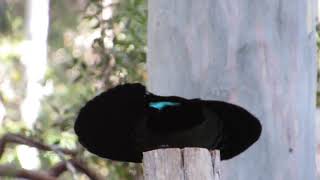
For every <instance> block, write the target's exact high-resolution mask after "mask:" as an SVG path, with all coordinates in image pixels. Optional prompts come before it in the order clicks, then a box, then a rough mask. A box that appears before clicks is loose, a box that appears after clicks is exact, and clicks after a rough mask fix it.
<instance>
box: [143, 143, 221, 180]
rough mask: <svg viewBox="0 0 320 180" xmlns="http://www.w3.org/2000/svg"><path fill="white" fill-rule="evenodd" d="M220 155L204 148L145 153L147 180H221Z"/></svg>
mask: <svg viewBox="0 0 320 180" xmlns="http://www.w3.org/2000/svg"><path fill="white" fill-rule="evenodd" d="M219 165H220V154H219V151H212V152H211V153H210V152H209V151H208V150H207V149H202V148H185V149H183V150H181V149H159V150H153V151H148V152H145V153H143V171H144V179H145V180H169V179H174V180H220V179H219V175H220V172H219Z"/></svg>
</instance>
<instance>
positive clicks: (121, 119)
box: [74, 83, 262, 163]
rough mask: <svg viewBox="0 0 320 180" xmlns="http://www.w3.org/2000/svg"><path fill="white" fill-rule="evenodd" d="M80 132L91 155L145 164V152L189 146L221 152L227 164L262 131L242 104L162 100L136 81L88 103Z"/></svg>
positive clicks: (79, 122)
mask: <svg viewBox="0 0 320 180" xmlns="http://www.w3.org/2000/svg"><path fill="white" fill-rule="evenodd" d="M74 130H75V133H76V134H77V136H78V140H79V142H80V143H81V144H82V145H83V146H84V147H85V148H86V149H87V150H88V151H90V152H92V153H94V154H96V155H98V156H101V157H104V158H108V159H112V160H118V161H127V162H137V163H140V162H141V161H142V152H145V151H149V150H154V149H159V148H184V147H201V148H207V149H209V150H213V149H219V150H220V152H221V159H222V160H227V159H230V158H232V157H234V156H236V155H238V154H240V153H241V152H243V151H245V150H246V149H247V148H249V147H250V146H251V145H252V144H253V143H254V142H256V141H257V140H258V138H259V137H260V134H261V130H262V127H261V124H260V122H259V120H258V119H257V118H255V117H254V116H253V115H252V114H251V113H249V112H248V111H246V110H245V109H243V108H241V107H240V106H237V105H234V104H230V103H226V102H221V101H213V100H201V99H185V98H182V97H177V96H157V95H154V94H152V93H150V92H148V91H147V90H146V88H145V87H144V86H143V85H141V84H138V83H135V84H124V85H119V86H116V87H114V88H111V89H109V90H107V91H105V92H103V93H101V94H100V95H98V96H96V97H94V98H93V99H92V100H90V101H89V102H87V103H86V104H85V105H84V106H83V107H82V108H81V110H80V112H79V115H78V117H77V119H76V121H75V125H74Z"/></svg>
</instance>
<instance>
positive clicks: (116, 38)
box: [0, 0, 147, 180]
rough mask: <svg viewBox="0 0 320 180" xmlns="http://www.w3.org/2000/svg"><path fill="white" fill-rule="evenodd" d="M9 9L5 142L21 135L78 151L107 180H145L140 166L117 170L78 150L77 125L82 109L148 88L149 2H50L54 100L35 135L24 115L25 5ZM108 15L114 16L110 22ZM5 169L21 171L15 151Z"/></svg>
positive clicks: (0, 83)
mask: <svg viewBox="0 0 320 180" xmlns="http://www.w3.org/2000/svg"><path fill="white" fill-rule="evenodd" d="M2 5H4V4H2ZM5 5H6V6H5V8H2V9H0V13H1V15H0V52H1V53H0V98H1V101H0V104H1V106H3V107H4V109H5V112H6V115H5V116H4V117H2V119H1V124H2V126H1V128H0V135H1V136H3V135H5V134H6V133H8V132H10V133H19V134H22V135H25V136H27V137H31V138H32V139H36V140H39V141H41V142H43V143H46V144H54V145H57V146H59V147H62V148H69V149H76V150H77V153H78V154H77V156H79V157H81V158H82V159H84V160H85V161H86V163H88V166H90V167H91V168H93V169H94V170H95V171H97V172H99V173H100V174H101V175H102V176H104V177H106V179H111V180H112V179H114V180H116V179H138V178H139V177H140V174H141V167H140V166H139V165H135V164H130V163H120V162H112V161H109V160H105V159H102V158H98V157H97V156H95V155H93V154H90V153H88V152H87V151H84V149H83V148H82V147H81V146H80V145H79V144H78V143H77V139H76V136H75V135H74V131H73V123H74V120H75V117H76V116H77V113H78V111H79V109H80V107H81V106H82V105H83V104H84V103H85V102H86V101H87V100H88V99H90V98H92V97H93V96H95V95H96V94H98V93H100V92H101V91H104V90H106V89H108V88H110V87H113V86H115V85H117V84H120V83H124V82H141V83H144V82H145V80H146V72H145V61H146V23H147V4H146V1H145V0H118V1H113V3H112V4H110V5H108V7H105V6H104V5H103V3H102V1H99V0H91V1H90V0H64V1H54V0H52V1H51V2H50V27H49V34H48V48H49V51H48V69H47V72H46V76H45V78H44V79H43V81H42V84H43V86H46V85H51V86H52V87H51V88H52V93H50V94H49V95H46V96H45V97H44V98H43V99H42V101H41V111H40V114H39V117H38V119H37V123H36V124H35V125H34V127H33V128H27V126H26V125H25V124H24V122H22V121H21V112H19V106H20V104H21V102H22V100H23V99H24V97H25V88H26V78H25V69H24V65H23V63H22V62H21V54H20V52H19V46H20V44H21V42H22V41H23V38H24V36H25V33H24V31H25V29H24V26H25V21H26V16H25V13H26V12H25V6H26V2H25V1H18V0H12V1H6V4H5ZM0 7H4V6H0ZM105 8H111V9H112V11H113V15H112V17H111V18H110V19H107V20H106V19H105V18H104V17H103V16H104V15H103V13H104V10H105ZM6 47H9V48H6ZM1 49H3V50H2V51H1ZM8 87H9V88H8ZM7 89H9V90H10V91H8V90H7ZM107 116H108V115H107V114H106V117H107ZM0 118H1V117H0ZM40 158H41V169H48V168H50V167H52V166H53V165H54V164H56V163H57V162H59V161H60V159H59V157H58V156H57V155H56V154H55V153H53V152H42V151H40ZM0 164H13V165H15V166H16V167H21V164H20V161H19V158H18V157H17V155H16V146H14V145H9V146H8V147H7V148H6V151H5V153H4V155H3V156H2V158H1V159H0ZM78 176H79V178H80V179H87V177H86V176H85V175H82V174H80V173H79V174H78ZM60 178H61V179H71V173H70V172H67V171H66V173H64V174H63V176H61V177H60Z"/></svg>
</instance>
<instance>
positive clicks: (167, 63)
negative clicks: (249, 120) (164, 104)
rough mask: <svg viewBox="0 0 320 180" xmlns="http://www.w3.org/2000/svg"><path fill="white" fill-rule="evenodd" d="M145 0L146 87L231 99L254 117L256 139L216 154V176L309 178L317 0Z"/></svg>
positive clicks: (232, 179)
mask: <svg viewBox="0 0 320 180" xmlns="http://www.w3.org/2000/svg"><path fill="white" fill-rule="evenodd" d="M148 3H149V15H148V18H149V22H148V58H147V70H148V75H149V81H148V88H149V90H150V91H151V92H153V93H156V94H159V95H179V96H183V97H186V98H202V99H211V100H222V101H226V102H230V103H234V104H237V105H240V106H242V107H244V108H246V109H247V110H248V111H250V112H251V113H253V114H254V115H255V116H256V117H258V118H259V119H260V120H261V123H262V126H263V132H262V135H261V137H260V139H259V141H258V142H257V143H256V144H254V145H253V146H252V147H250V148H249V149H248V150H247V151H246V152H244V153H242V154H241V155H239V156H237V157H235V158H233V159H231V160H228V161H223V162H222V163H221V166H222V167H221V179H222V180H247V179H250V180H287V179H290V180H314V179H315V149H316V143H315V131H314V126H315V117H314V114H315V94H316V93H315V92H316V67H317V65H316V41H315V35H316V32H315V22H316V7H317V4H316V0H306V1H301V0H183V1H182V0H149V1H148ZM167 167H168V168H171V166H167ZM200 168H201V167H199V169H200ZM169 170H170V169H169Z"/></svg>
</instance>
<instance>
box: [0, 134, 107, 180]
mask: <svg viewBox="0 0 320 180" xmlns="http://www.w3.org/2000/svg"><path fill="white" fill-rule="evenodd" d="M7 143H16V144H24V145H27V146H30V147H35V148H37V149H39V150H43V151H53V152H56V153H57V152H58V153H59V154H58V155H59V157H60V158H61V156H63V155H70V156H72V159H70V160H67V159H65V158H64V157H63V158H62V162H60V163H58V164H56V165H55V166H53V167H52V168H50V169H49V170H47V171H41V170H37V171H34V170H26V169H23V168H17V167H14V166H11V165H0V176H8V177H16V178H27V179H32V180H57V177H59V176H60V175H61V174H62V173H64V172H65V171H67V170H70V168H71V169H73V170H74V169H76V170H78V171H79V172H82V173H84V174H86V175H87V176H88V177H89V178H90V179H92V180H103V179H105V178H103V177H102V176H101V175H99V174H98V173H96V172H95V171H94V170H92V169H91V168H89V167H87V165H86V164H85V162H83V161H81V160H79V159H75V156H76V154H77V151H75V150H70V149H64V148H60V147H56V146H49V145H46V144H43V143H41V142H39V141H35V140H33V139H31V138H28V137H25V136H22V135H19V134H11V133H9V134H6V135H4V136H3V137H2V138H1V139H0V158H1V156H2V154H3V153H4V151H5V146H6V144H7ZM71 173H72V174H73V175H74V174H75V172H74V171H71Z"/></svg>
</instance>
